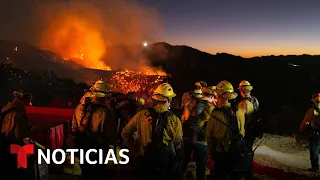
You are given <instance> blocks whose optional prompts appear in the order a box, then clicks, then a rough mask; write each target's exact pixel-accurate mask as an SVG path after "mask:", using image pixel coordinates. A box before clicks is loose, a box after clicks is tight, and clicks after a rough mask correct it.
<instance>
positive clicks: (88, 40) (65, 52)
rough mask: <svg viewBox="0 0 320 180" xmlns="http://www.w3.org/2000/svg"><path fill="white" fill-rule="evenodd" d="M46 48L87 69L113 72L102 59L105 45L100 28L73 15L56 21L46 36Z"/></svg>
mask: <svg viewBox="0 0 320 180" xmlns="http://www.w3.org/2000/svg"><path fill="white" fill-rule="evenodd" d="M42 44H43V46H44V47H45V48H47V49H49V50H51V51H54V52H56V53H58V54H60V55H61V56H62V57H65V60H73V61H75V62H77V63H78V64H81V65H83V66H84V67H87V68H93V69H102V70H111V68H110V67H109V66H107V65H106V64H105V63H104V62H103V61H101V59H100V58H101V57H102V56H103V55H104V53H105V48H106V46H105V43H104V41H103V38H102V35H101V33H100V31H99V28H98V27H96V26H94V24H91V23H90V22H87V21H85V20H84V19H81V18H80V17H79V16H75V15H72V14H68V15H64V16H60V17H58V18H56V19H55V21H53V22H52V23H51V25H50V27H49V28H48V30H47V31H46V33H45V34H44V37H43V39H42Z"/></svg>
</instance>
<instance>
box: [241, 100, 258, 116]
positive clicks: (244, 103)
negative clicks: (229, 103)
mask: <svg viewBox="0 0 320 180" xmlns="http://www.w3.org/2000/svg"><path fill="white" fill-rule="evenodd" d="M256 101H257V103H258V104H257V105H258V106H259V102H258V100H257V99H256ZM238 109H240V110H242V111H243V112H244V113H245V116H247V117H250V116H251V115H252V114H253V113H254V107H253V104H252V102H250V101H249V100H248V99H243V100H241V101H240V103H239V104H238Z"/></svg>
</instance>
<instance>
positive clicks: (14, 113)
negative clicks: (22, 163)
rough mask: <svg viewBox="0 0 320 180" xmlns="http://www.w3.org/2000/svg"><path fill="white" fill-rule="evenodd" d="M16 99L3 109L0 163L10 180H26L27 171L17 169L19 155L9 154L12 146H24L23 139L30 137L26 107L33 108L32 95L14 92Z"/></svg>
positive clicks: (24, 92)
mask: <svg viewBox="0 0 320 180" xmlns="http://www.w3.org/2000/svg"><path fill="white" fill-rule="evenodd" d="M13 95H14V99H13V101H12V102H9V103H8V104H7V105H6V106H4V107H3V108H2V112H1V117H0V118H1V119H0V124H1V121H2V126H1V137H0V138H1V140H0V142H1V145H0V148H1V151H2V152H1V154H0V157H1V159H0V163H1V164H2V163H5V164H3V166H2V167H3V168H1V171H2V170H4V171H6V175H7V178H8V179H25V178H27V179H28V178H30V177H27V175H28V173H27V169H23V168H20V169H17V155H15V154H14V155H12V154H10V152H9V147H10V144H19V145H21V146H22V145H24V142H23V139H24V138H27V137H29V136H30V133H31V127H30V126H29V124H28V118H27V114H26V110H25V106H31V105H32V103H31V101H32V95H31V94H30V93H29V92H27V91H14V92H13Z"/></svg>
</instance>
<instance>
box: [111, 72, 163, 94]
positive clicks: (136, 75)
mask: <svg viewBox="0 0 320 180" xmlns="http://www.w3.org/2000/svg"><path fill="white" fill-rule="evenodd" d="M166 77H167V76H160V75H158V76H150V75H146V74H145V73H142V72H134V71H129V70H125V71H119V72H116V73H114V74H113V75H112V77H111V79H110V82H111V83H110V85H109V88H110V89H111V91H118V92H123V93H129V92H138V91H148V90H150V89H153V88H155V87H156V86H158V85H159V84H160V83H163V82H165V81H166Z"/></svg>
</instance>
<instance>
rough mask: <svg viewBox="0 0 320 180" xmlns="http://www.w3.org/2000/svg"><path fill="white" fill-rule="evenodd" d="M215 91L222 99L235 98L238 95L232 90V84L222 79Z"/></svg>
mask: <svg viewBox="0 0 320 180" xmlns="http://www.w3.org/2000/svg"><path fill="white" fill-rule="evenodd" d="M216 92H217V94H219V95H220V96H222V97H223V98H224V99H228V100H230V99H235V98H237V97H238V94H237V93H235V92H234V89H233V86H232V84H231V83H230V82H228V81H226V80H223V81H220V82H219V83H218V84H217V86H216Z"/></svg>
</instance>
